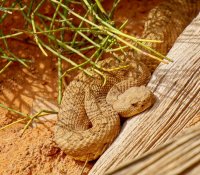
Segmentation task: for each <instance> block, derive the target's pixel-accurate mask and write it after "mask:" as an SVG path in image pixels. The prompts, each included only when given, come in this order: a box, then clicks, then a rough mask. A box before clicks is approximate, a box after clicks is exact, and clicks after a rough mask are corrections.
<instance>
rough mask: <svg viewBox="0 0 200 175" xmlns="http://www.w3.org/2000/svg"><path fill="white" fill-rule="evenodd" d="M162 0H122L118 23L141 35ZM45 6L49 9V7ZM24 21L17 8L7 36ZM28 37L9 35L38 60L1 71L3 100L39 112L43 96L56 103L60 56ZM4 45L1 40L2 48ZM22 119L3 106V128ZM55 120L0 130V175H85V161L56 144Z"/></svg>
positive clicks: (14, 47) (16, 48)
mask: <svg viewBox="0 0 200 175" xmlns="http://www.w3.org/2000/svg"><path fill="white" fill-rule="evenodd" d="M160 1H161V0H151V1H149V0H122V1H121V2H120V4H119V7H118V9H117V11H116V13H115V21H116V23H118V24H120V23H122V22H124V21H125V20H126V19H129V23H128V25H127V27H126V29H125V30H126V32H127V33H129V34H132V35H137V36H139V35H141V32H142V30H143V25H144V21H145V19H146V17H147V14H148V12H149V10H150V9H152V8H153V7H155V5H156V4H158V2H160ZM8 3H9V1H8ZM110 5H111V3H110V2H108V1H104V6H105V7H106V8H108V9H109V7H110ZM45 10H46V11H47V12H48V10H49V9H48V6H46V9H45ZM1 15H2V13H1ZM23 25H24V21H23V20H22V16H20V14H19V13H18V12H14V13H13V14H12V15H9V17H8V18H7V19H6V20H5V21H4V23H3V25H1V26H0V27H1V29H2V30H3V32H4V33H5V34H6V33H9V32H10V30H11V29H13V28H22V27H23ZM28 39H29V38H28V37H27V38H26V37H25V38H24V39H23V40H22V41H18V40H14V39H9V40H8V43H9V47H10V50H11V51H12V52H13V53H15V54H16V55H18V56H19V57H21V58H26V59H30V60H32V61H33V63H30V64H29V66H30V67H29V68H25V67H23V66H22V65H20V64H19V63H13V64H12V65H11V66H10V67H9V68H8V69H7V70H6V71H5V72H4V73H2V74H0V103H3V104H4V105H6V106H9V107H11V108H14V109H16V110H18V111H21V112H23V113H26V114H30V113H31V112H32V111H33V110H34V109H33V108H34V104H35V103H37V102H38V99H42V101H43V100H44V101H43V102H45V101H46V102H47V103H49V102H50V103H51V102H53V103H55V104H56V102H57V58H56V57H54V56H52V55H49V56H48V57H45V56H44V55H43V54H42V53H41V52H40V50H39V49H38V48H37V47H36V46H35V45H32V44H29V43H27V42H26V41H27V40H28ZM1 45H2V43H1V41H0V47H1ZM0 63H1V64H0V68H2V67H3V65H5V61H4V60H0ZM55 106H56V105H55ZM52 108H54V107H52ZM55 108H56V107H55ZM56 109H57V108H56ZM20 117H21V116H20V115H16V114H14V113H11V112H9V111H7V110H5V109H3V108H0V127H3V126H5V125H7V124H10V123H12V122H13V121H16V120H17V119H19V118H20ZM55 119H56V118H55ZM55 122H56V121H52V122H45V123H43V124H40V125H37V127H28V129H27V130H26V131H25V132H24V133H23V134H22V130H23V128H24V125H25V124H24V123H18V124H15V125H12V126H11V127H9V128H6V129H4V130H0V174H2V175H35V174H38V175H47V174H48V175H49V174H54V175H62V174H63V175H64V174H65V175H66V174H67V175H68V174H69V175H78V174H81V171H82V169H83V166H84V162H79V161H74V160H73V158H71V157H70V156H68V155H66V154H65V153H63V152H62V151H61V150H60V149H59V148H58V147H57V146H56V144H55V143H54V142H53V128H54V125H55ZM94 163H95V162H90V163H87V165H86V167H85V169H84V172H83V173H82V174H87V173H88V171H89V170H90V169H91V168H92V165H93V164H94Z"/></svg>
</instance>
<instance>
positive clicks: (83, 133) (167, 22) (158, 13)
mask: <svg viewBox="0 0 200 175" xmlns="http://www.w3.org/2000/svg"><path fill="white" fill-rule="evenodd" d="M199 9H200V1H198V0H166V1H163V2H162V3H161V4H160V5H158V6H157V7H155V8H154V9H152V10H151V11H150V13H149V16H148V19H147V21H146V23H145V28H144V32H143V35H142V38H148V39H156V40H162V41H164V43H162V44H157V43H146V44H148V45H149V46H151V47H152V48H153V49H156V50H158V51H160V52H161V53H163V54H166V53H167V52H168V50H169V49H170V48H171V47H172V45H173V43H174V42H175V40H176V38H177V36H178V35H179V34H180V33H181V32H182V31H183V29H184V28H185V27H186V26H187V25H188V24H189V23H190V21H191V20H192V19H193V18H194V17H195V15H196V14H197V12H198V11H199ZM134 58H137V59H133V57H131V56H129V57H127V58H124V60H123V62H117V61H116V60H114V59H112V58H107V59H105V60H103V61H101V62H99V64H100V65H102V66H104V67H108V68H112V66H114V67H116V66H121V65H123V64H129V65H130V66H129V67H128V69H120V70H117V71H114V72H112V73H106V75H107V81H106V84H105V85H104V86H102V79H101V77H100V76H99V75H98V74H96V73H95V72H94V71H93V70H92V69H89V71H90V72H91V73H92V74H93V76H94V78H91V77H88V76H86V75H85V74H84V73H79V74H78V75H77V76H76V77H75V78H74V80H73V81H72V82H71V83H70V84H69V85H68V87H67V88H66V89H65V92H64V95H63V100H62V103H61V106H60V110H59V114H58V116H59V120H58V122H57V125H56V129H55V133H54V136H55V137H54V140H55V142H56V143H57V144H58V146H59V147H60V148H61V149H62V150H63V151H64V152H65V153H67V154H68V155H71V156H73V157H74V158H75V159H77V160H81V161H85V160H94V159H96V158H98V157H99V156H100V155H101V154H102V153H103V152H104V151H105V150H106V149H107V148H108V147H109V145H110V144H111V143H112V142H113V140H114V139H115V138H116V137H117V135H118V134H119V131H120V118H119V114H120V115H123V116H125V117H129V116H132V115H134V114H137V113H139V112H142V111H144V110H145V109H147V108H149V107H150V106H151V105H152V104H153V102H154V100H155V98H154V96H153V94H152V93H151V92H150V91H149V90H148V89H147V88H145V87H144V86H143V85H145V84H146V83H147V82H148V81H149V78H150V75H151V74H150V72H153V70H154V69H155V68H156V66H157V65H158V64H159V62H158V61H156V60H153V59H149V58H146V57H144V56H142V55H137V54H135V55H134ZM130 87H132V89H131V90H128V89H129V88H130ZM127 90H128V91H127ZM129 91H130V92H131V93H130V92H129ZM123 93H124V94H125V95H124V96H126V97H123V98H122V100H121V99H120V98H121V96H120V94H123ZM127 94H128V95H127ZM129 94H130V96H131V98H129ZM123 100H125V102H123ZM127 100H128V102H127ZM129 103H131V104H129ZM114 109H115V110H114Z"/></svg>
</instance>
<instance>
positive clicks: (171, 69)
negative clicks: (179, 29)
mask: <svg viewBox="0 0 200 175" xmlns="http://www.w3.org/2000/svg"><path fill="white" fill-rule="evenodd" d="M168 57H170V58H172V59H173V60H174V62H173V63H170V64H167V65H164V64H162V65H160V66H159V67H158V68H157V69H156V71H155V72H154V74H153V76H152V79H151V81H150V82H149V84H148V87H149V88H150V89H151V90H152V91H153V92H154V94H155V95H156V97H157V101H156V103H155V105H154V106H153V107H152V108H151V109H150V110H148V111H146V112H144V113H142V114H140V115H138V116H136V117H134V118H131V119H129V120H127V121H126V122H125V123H124V125H123V128H122V130H121V133H120V135H119V136H118V138H117V139H116V140H115V142H114V143H113V144H112V145H111V146H110V147H109V149H108V150H107V151H106V152H105V153H104V154H103V155H102V156H101V157H100V159H99V160H98V161H97V162H96V164H95V165H94V167H93V168H92V170H91V171H90V173H89V174H90V175H101V174H104V173H105V171H107V170H109V169H112V168H114V167H116V166H117V165H119V164H120V163H123V162H126V161H129V160H132V159H134V158H136V157H138V156H140V155H142V154H143V153H145V152H147V151H149V150H152V149H153V148H155V147H157V146H158V145H160V144H162V143H164V142H166V141H168V140H169V139H171V138H173V137H174V136H176V135H177V134H179V133H180V132H181V131H182V130H183V129H184V128H186V127H188V126H189V125H190V124H191V122H193V121H194V120H196V119H195V116H197V115H199V113H200V103H199V101H200V14H199V15H198V16H197V17H196V18H195V19H194V20H193V21H192V23H191V24H190V25H189V26H188V27H187V28H186V29H185V30H184V32H183V33H182V34H181V35H180V36H179V38H178V39H177V41H176V43H175V44H174V46H173V48H172V49H171V50H170V52H169V53H168Z"/></svg>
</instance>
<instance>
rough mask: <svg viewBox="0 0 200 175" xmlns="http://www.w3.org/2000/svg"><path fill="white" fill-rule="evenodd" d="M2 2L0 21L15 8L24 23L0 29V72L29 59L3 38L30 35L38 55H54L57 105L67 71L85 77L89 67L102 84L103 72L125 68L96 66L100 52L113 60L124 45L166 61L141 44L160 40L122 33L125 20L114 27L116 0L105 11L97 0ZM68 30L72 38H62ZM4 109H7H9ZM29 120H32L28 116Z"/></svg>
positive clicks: (121, 52) (162, 56)
mask: <svg viewBox="0 0 200 175" xmlns="http://www.w3.org/2000/svg"><path fill="white" fill-rule="evenodd" d="M6 1H7V0H5V1H3V2H2V4H1V7H0V11H2V15H1V17H0V24H1V23H3V21H4V20H6V17H7V15H8V14H12V12H13V11H15V10H18V11H19V12H20V13H21V14H22V15H23V17H24V19H25V23H26V25H24V26H25V27H24V29H15V30H14V33H9V34H6V35H5V34H4V33H3V30H0V40H2V41H3V43H4V49H3V48H0V54H1V55H0V58H1V59H4V60H6V63H5V65H4V66H3V67H2V68H1V69H0V74H2V73H3V72H4V71H5V70H6V69H8V68H9V66H10V65H11V64H12V63H13V62H15V61H17V62H19V63H20V64H22V65H23V66H25V67H26V68H28V67H29V64H30V62H31V61H30V60H27V59H22V58H18V57H17V56H16V55H15V54H14V53H12V52H11V51H10V49H9V46H8V44H7V39H8V38H15V39H20V36H22V35H24V34H25V35H26V34H28V35H30V36H32V38H33V41H32V42H33V43H34V44H36V45H37V46H38V47H39V48H40V50H41V53H42V54H44V55H45V56H48V54H53V55H55V56H56V57H57V73H58V104H60V102H61V98H62V89H63V88H62V84H63V77H64V76H66V75H67V74H70V72H72V71H74V70H77V69H79V70H80V71H83V72H85V73H86V74H87V75H88V76H92V75H91V74H90V73H89V72H88V71H87V69H86V68H87V67H92V68H93V69H94V71H96V72H97V73H98V74H100V75H101V76H102V79H103V82H104V83H105V82H106V76H104V72H106V71H114V70H115V69H120V68H126V66H123V67H119V68H115V69H112V70H110V69H109V70H108V69H106V68H104V67H100V66H99V65H98V64H97V62H98V61H99V60H100V59H101V57H102V55H103V54H104V53H109V54H111V55H112V56H113V57H115V58H116V59H120V56H119V55H124V54H125V53H126V48H130V49H133V50H135V51H137V52H140V53H142V54H145V55H148V56H150V57H152V58H154V59H157V60H160V61H163V60H164V59H168V60H170V59H169V58H166V57H165V56H164V55H162V54H160V53H158V52H157V51H155V50H152V49H151V48H150V47H148V46H146V45H145V44H144V43H143V42H144V41H145V42H160V41H155V40H144V39H137V38H135V37H134V36H130V35H127V34H125V33H123V32H122V29H123V28H124V26H125V25H126V24H127V22H128V21H125V22H124V23H123V24H122V25H121V26H119V27H118V28H117V27H116V26H115V22H114V21H113V14H114V12H115V9H116V7H117V5H118V4H119V2H120V0H114V1H113V6H112V9H111V10H110V12H109V13H106V12H105V10H104V8H103V6H102V4H101V2H100V1H99V0H82V1H79V0H49V1H48V2H47V0H41V1H37V0H30V1H29V3H28V4H25V3H23V2H22V1H19V0H16V1H14V2H13V3H12V4H11V5H10V7H6V8H5V7H4V4H5V3H6ZM47 3H48V4H49V5H50V6H51V10H52V11H53V13H52V15H48V14H44V13H43V12H42V10H41V9H42V8H44V6H45V5H46V4H47ZM77 9H79V10H77ZM69 32H70V33H71V34H72V37H71V38H66V36H67V34H68V33H69ZM136 44H137V45H136ZM137 46H139V47H137ZM141 48H142V49H141ZM73 55H76V57H78V59H79V60H81V63H77V61H75V60H73V59H72V56H73ZM65 62H67V63H68V64H70V65H71V67H70V68H69V69H67V70H63V64H64V63H65ZM1 107H2V104H1ZM4 107H5V106H4ZM7 109H8V110H9V108H7ZM29 121H32V119H31V120H29Z"/></svg>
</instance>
